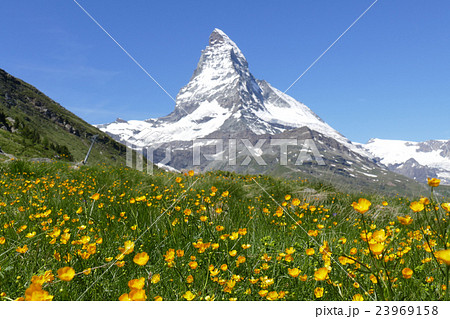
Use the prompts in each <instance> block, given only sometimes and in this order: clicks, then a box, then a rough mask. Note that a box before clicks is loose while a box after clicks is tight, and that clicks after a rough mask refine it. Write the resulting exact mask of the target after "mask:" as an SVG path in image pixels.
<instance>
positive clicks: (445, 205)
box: [441, 203, 450, 213]
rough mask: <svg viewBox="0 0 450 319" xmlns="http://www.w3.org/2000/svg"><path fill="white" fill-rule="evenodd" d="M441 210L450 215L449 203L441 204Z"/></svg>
mask: <svg viewBox="0 0 450 319" xmlns="http://www.w3.org/2000/svg"><path fill="white" fill-rule="evenodd" d="M441 206H442V208H443V209H444V210H445V211H447V212H449V213H450V203H442V205H441Z"/></svg>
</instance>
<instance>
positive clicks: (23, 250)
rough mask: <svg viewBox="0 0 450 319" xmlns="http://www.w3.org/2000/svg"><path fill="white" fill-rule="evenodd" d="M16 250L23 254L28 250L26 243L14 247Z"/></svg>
mask: <svg viewBox="0 0 450 319" xmlns="http://www.w3.org/2000/svg"><path fill="white" fill-rule="evenodd" d="M16 251H17V252H18V253H21V254H25V253H26V252H27V251H28V246H27V245H23V247H20V246H19V247H17V248H16Z"/></svg>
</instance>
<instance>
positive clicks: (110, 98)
mask: <svg viewBox="0 0 450 319" xmlns="http://www.w3.org/2000/svg"><path fill="white" fill-rule="evenodd" d="M372 2H373V0H367V1H366V0H342V1H331V0H316V1H310V0H307V1H306V0H302V1H299V0H297V1H277V2H275V1H235V0H228V1H203V0H197V1H188V0H185V1H170V0H169V1H148V0H134V1H124V0H117V1H111V0H109V1H107V0H95V1H94V0H79V3H80V4H81V5H82V6H84V7H85V8H86V10H88V11H89V12H90V13H91V14H92V15H93V16H94V17H95V18H96V19H97V20H98V21H99V22H100V23H101V24H102V25H103V26H104V27H105V28H106V29H107V30H108V31H109V32H110V33H111V34H112V35H113V36H114V37H115V38H116V39H117V40H118V41H119V42H120V43H121V44H122V45H123V46H124V47H125V48H126V49H127V50H128V51H129V52H130V53H131V54H132V55H133V56H134V57H135V58H136V60H138V61H139V62H140V63H141V64H142V65H143V66H144V67H145V68H146V69H147V70H148V71H149V72H150V74H151V75H152V76H153V77H154V78H156V79H157V80H158V81H159V83H160V84H161V85H162V86H163V87H164V88H165V89H166V90H167V91H168V92H169V93H170V94H171V95H172V96H176V94H177V92H178V91H179V89H180V88H181V87H182V86H184V85H185V84H186V83H187V82H188V81H189V79H190V77H191V75H192V72H193V71H194V69H195V67H196V65H197V62H198V59H199V57H200V52H201V50H202V49H204V48H205V46H206V45H207V43H208V37H209V34H210V33H211V31H212V30H213V29H214V28H216V27H217V28H220V29H222V30H223V31H224V32H225V33H227V34H228V35H229V36H230V38H231V39H232V40H233V41H234V42H236V43H237V45H238V46H239V47H240V48H241V50H242V52H243V53H244V55H245V56H246V58H247V60H248V62H249V66H250V70H251V72H252V73H253V75H254V76H255V77H256V78H258V79H264V80H266V81H268V82H269V83H271V84H272V85H273V86H275V87H276V88H278V89H280V90H283V91H284V90H285V89H287V88H288V87H289V85H290V84H291V83H292V82H293V81H294V80H295V79H296V78H297V77H298V76H299V75H300V74H301V73H302V72H303V71H304V70H305V69H306V68H307V67H308V66H309V65H310V64H311V63H312V62H313V61H314V60H315V59H316V58H317V57H318V56H319V55H320V54H321V53H322V52H323V51H324V50H325V49H326V48H327V47H328V46H329V45H330V44H331V43H332V42H333V41H334V40H335V39H336V38H337V37H338V36H339V35H340V34H341V33H342V32H343V31H344V30H345V29H346V28H347V27H348V26H349V25H350V24H351V23H352V22H353V21H354V20H355V19H356V18H357V17H358V16H359V15H360V14H361V13H362V12H363V11H364V10H365V9H366V8H367V7H368V6H369V5H370V4H371V3H372ZM0 12H2V19H0V40H1V49H0V68H2V69H4V70H6V71H7V72H9V73H11V74H12V75H14V76H16V77H19V78H21V79H23V80H25V81H27V82H29V83H31V84H32V85H34V86H36V87H37V88H38V89H39V90H41V91H43V92H44V93H45V94H47V95H48V96H49V97H51V98H52V99H54V100H55V101H57V102H59V103H60V104H61V105H63V106H64V107H66V108H67V109H69V110H70V111H72V112H73V113H75V114H77V115H78V116H80V117H82V118H83V119H85V120H86V121H88V122H90V123H93V124H98V123H106V122H111V121H114V120H115V119H116V118H117V117H121V118H124V119H127V120H130V119H147V118H151V117H159V116H163V115H167V114H168V113H170V112H171V111H172V110H173V108H174V102H173V101H172V100H171V99H170V98H169V97H168V96H167V95H166V94H165V93H164V92H163V91H162V90H161V89H160V88H159V87H158V86H157V85H156V84H155V83H154V82H153V81H152V80H151V79H149V78H148V77H147V76H146V75H145V74H144V73H143V72H142V71H141V70H140V69H139V68H138V67H137V66H136V65H135V64H134V63H133V62H132V61H131V60H130V59H129V58H128V57H127V56H126V55H125V54H124V53H123V52H122V51H121V50H120V49H119V48H118V47H117V46H116V45H115V44H114V42H112V41H111V39H109V38H108V37H107V36H106V35H105V34H104V33H103V32H102V31H101V30H100V29H99V28H98V27H97V26H96V25H95V24H94V23H93V22H92V21H91V20H89V18H88V17H87V16H86V15H85V14H84V13H83V12H82V11H81V9H80V8H79V7H78V6H77V5H76V4H75V3H74V2H73V1H72V0H46V1H35V0H21V1H2V3H1V4H0ZM449 12H450V2H449V1H445V0H433V1H429V0H395V1H392V0H379V2H378V3H377V4H376V5H375V6H374V7H373V8H372V9H371V10H370V11H369V12H368V13H367V15H366V16H364V17H363V18H362V19H361V20H360V21H359V22H358V23H357V24H356V25H355V26H354V27H353V28H352V29H351V30H350V31H349V32H348V33H347V34H346V35H345V36H344V37H343V38H342V39H341V40H340V41H339V42H338V43H337V44H336V45H335V46H334V47H333V48H332V49H331V50H330V51H329V52H328V53H327V54H326V55H325V56H324V57H323V58H322V59H321V60H320V61H319V62H318V63H317V64H316V65H315V66H314V67H313V68H312V69H311V70H310V71H309V72H308V73H307V74H306V75H305V76H304V77H303V78H302V79H301V80H300V81H299V82H298V83H297V84H296V85H295V86H294V87H292V88H291V89H290V90H289V92H288V93H289V94H290V95H291V96H293V97H294V98H296V99H297V100H299V101H301V102H303V103H305V104H306V105H308V106H309V107H310V108H311V109H312V110H313V111H314V112H316V113H317V114H318V115H319V116H320V117H321V118H322V119H324V120H325V121H326V122H328V123H329V124H330V125H331V126H333V127H334V128H335V129H337V130H339V131H340V132H341V133H342V134H344V135H345V136H347V137H348V138H350V139H351V140H353V141H357V142H366V141H367V140H368V139H370V138H372V137H378V138H387V139H404V140H415V141H423V140H428V139H449V138H450V124H449V119H450V116H449V110H450V90H449V89H450V62H449V57H450V33H449V30H450V19H449Z"/></svg>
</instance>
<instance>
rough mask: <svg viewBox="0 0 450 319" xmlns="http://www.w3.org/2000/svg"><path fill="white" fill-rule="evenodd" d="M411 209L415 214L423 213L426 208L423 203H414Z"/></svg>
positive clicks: (410, 206)
mask: <svg viewBox="0 0 450 319" xmlns="http://www.w3.org/2000/svg"><path fill="white" fill-rule="evenodd" d="M409 208H411V209H412V210H413V211H414V212H415V213H418V212H421V211H423V210H424V209H425V206H424V205H423V204H422V203H421V202H412V203H411V205H409Z"/></svg>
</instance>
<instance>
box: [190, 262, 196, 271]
mask: <svg viewBox="0 0 450 319" xmlns="http://www.w3.org/2000/svg"><path fill="white" fill-rule="evenodd" d="M197 266H198V263H197V262H196V261H191V262H189V267H190V268H191V269H195V268H197Z"/></svg>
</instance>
